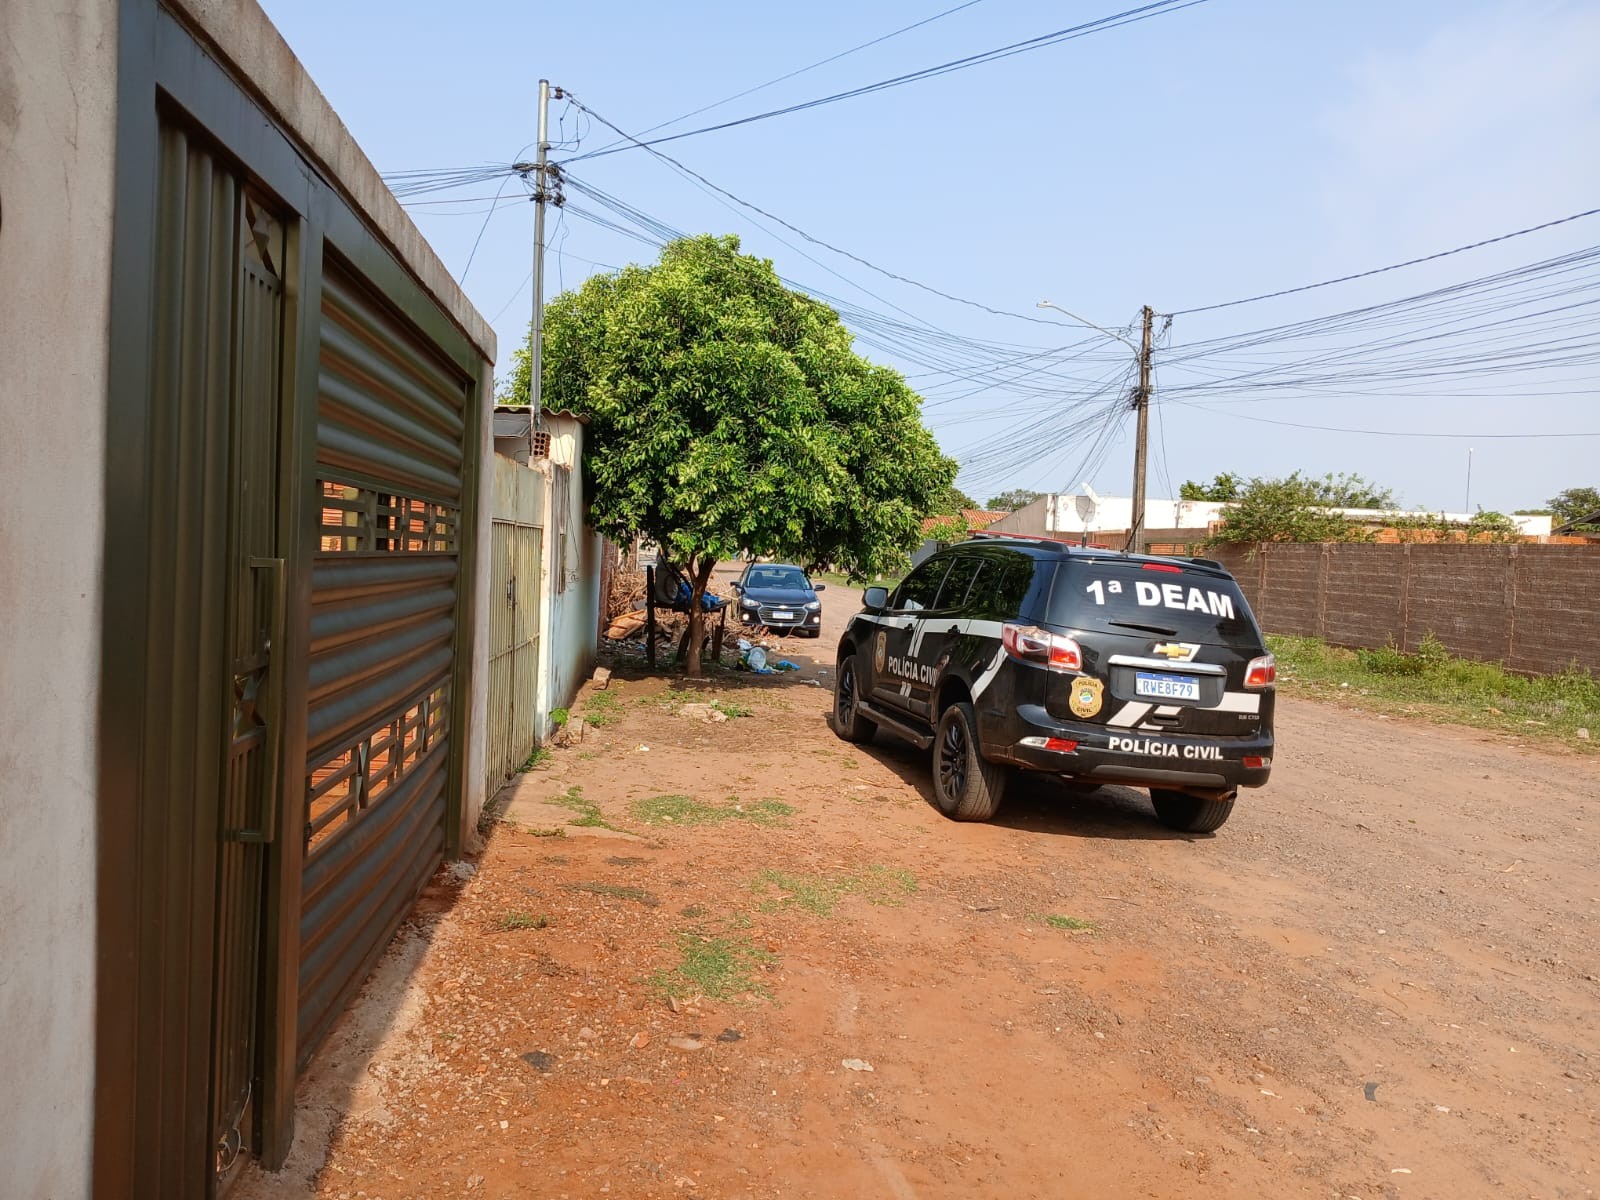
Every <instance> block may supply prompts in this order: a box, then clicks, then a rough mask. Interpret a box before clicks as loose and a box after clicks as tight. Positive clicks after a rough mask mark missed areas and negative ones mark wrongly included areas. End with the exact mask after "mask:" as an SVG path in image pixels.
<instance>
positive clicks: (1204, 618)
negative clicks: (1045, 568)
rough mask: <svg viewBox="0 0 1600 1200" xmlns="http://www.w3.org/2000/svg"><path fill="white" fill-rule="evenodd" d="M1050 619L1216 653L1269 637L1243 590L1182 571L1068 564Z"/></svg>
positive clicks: (1060, 572) (1053, 594)
mask: <svg viewBox="0 0 1600 1200" xmlns="http://www.w3.org/2000/svg"><path fill="white" fill-rule="evenodd" d="M1173 568H1177V569H1173ZM1046 619H1047V620H1048V621H1049V622H1050V624H1052V625H1065V626H1068V627H1070V628H1073V629H1093V630H1101V631H1104V632H1106V633H1129V634H1140V633H1147V634H1150V635H1151V636H1153V637H1172V638H1182V639H1184V640H1186V641H1191V642H1202V643H1210V644H1214V645H1219V644H1220V645H1236V644H1239V643H1250V644H1255V643H1257V642H1258V641H1259V639H1260V636H1261V635H1260V633H1259V632H1258V631H1257V629H1256V624H1255V618H1254V617H1253V616H1251V613H1250V606H1249V605H1247V604H1246V603H1245V599H1244V595H1243V594H1242V593H1241V592H1240V591H1239V585H1238V584H1236V583H1234V582H1233V580H1232V579H1229V578H1227V577H1226V576H1221V575H1212V574H1210V573H1208V572H1203V571H1189V570H1185V569H1183V568H1182V567H1180V566H1178V564H1176V563H1174V564H1170V565H1169V564H1165V563H1162V564H1148V565H1147V564H1142V563H1137V562H1119V561H1115V560H1110V561H1100V562H1096V561H1093V560H1089V561H1084V562H1065V563H1062V564H1061V565H1060V567H1058V568H1057V570H1056V579H1055V586H1054V587H1052V588H1051V589H1050V605H1049V613H1048V616H1047V618H1046Z"/></svg>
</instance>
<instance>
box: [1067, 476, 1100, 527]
mask: <svg viewBox="0 0 1600 1200" xmlns="http://www.w3.org/2000/svg"><path fill="white" fill-rule="evenodd" d="M1083 486H1084V494H1083V495H1081V496H1078V497H1076V498H1075V499H1074V501H1073V503H1074V505H1075V506H1076V507H1077V510H1078V519H1079V520H1080V521H1082V522H1083V523H1084V524H1085V525H1087V524H1088V523H1089V522H1090V521H1092V520H1094V513H1095V509H1096V508H1098V507H1099V505H1098V504H1096V503H1095V502H1096V501H1097V500H1098V499H1099V497H1098V496H1096V495H1095V494H1094V492H1093V491H1091V490H1089V485H1088V484H1087V483H1086V484H1084V485H1083Z"/></svg>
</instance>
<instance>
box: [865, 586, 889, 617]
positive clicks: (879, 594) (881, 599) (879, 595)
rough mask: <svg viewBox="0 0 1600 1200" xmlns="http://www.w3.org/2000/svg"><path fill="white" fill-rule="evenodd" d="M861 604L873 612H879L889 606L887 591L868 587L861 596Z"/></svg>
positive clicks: (886, 589)
mask: <svg viewBox="0 0 1600 1200" xmlns="http://www.w3.org/2000/svg"><path fill="white" fill-rule="evenodd" d="M861 603H862V606H863V607H865V608H868V609H870V610H871V611H873V612H879V611H881V610H883V609H885V608H887V607H888V606H889V589H888V588H881V587H869V588H868V589H867V590H866V591H865V592H863V593H862V594H861Z"/></svg>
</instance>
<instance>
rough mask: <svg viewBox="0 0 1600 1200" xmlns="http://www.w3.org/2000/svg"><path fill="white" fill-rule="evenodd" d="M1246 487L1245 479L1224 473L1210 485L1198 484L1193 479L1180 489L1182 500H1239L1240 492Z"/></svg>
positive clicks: (1185, 481)
mask: <svg viewBox="0 0 1600 1200" xmlns="http://www.w3.org/2000/svg"><path fill="white" fill-rule="evenodd" d="M1243 487H1244V478H1243V477H1242V476H1239V475H1234V474H1233V473H1231V472H1228V471H1224V472H1223V473H1222V474H1220V475H1218V476H1216V477H1215V478H1214V479H1212V481H1211V482H1210V483H1196V482H1195V481H1194V480H1192V479H1185V480H1184V481H1183V486H1182V487H1180V488H1179V489H1178V498H1179V499H1180V500H1237V499H1238V498H1239V491H1240V489H1241V488H1243Z"/></svg>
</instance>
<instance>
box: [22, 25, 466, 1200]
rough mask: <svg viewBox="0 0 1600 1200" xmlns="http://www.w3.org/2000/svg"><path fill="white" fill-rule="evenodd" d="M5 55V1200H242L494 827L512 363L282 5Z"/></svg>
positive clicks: (59, 32)
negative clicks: (327, 94)
mask: <svg viewBox="0 0 1600 1200" xmlns="http://www.w3.org/2000/svg"><path fill="white" fill-rule="evenodd" d="M4 25H5V32H6V36H5V37H4V38H0V112H3V113H4V125H5V130H6V132H5V135H4V136H3V137H0V194H3V195H0V198H3V202H4V225H3V228H0V330H3V331H4V332H3V334H0V421H3V425H4V428H5V429H6V430H7V431H8V434H7V436H6V437H5V438H4V439H0V478H4V480H5V482H6V485H7V489H8V496H7V500H6V505H5V517H4V520H3V522H0V542H3V553H4V561H5V583H4V585H3V586H0V674H3V679H4V686H0V739H3V742H0V761H3V762H4V763H5V765H6V770H5V772H4V774H3V776H0V780H3V782H0V788H3V789H4V790H3V794H0V912H3V913H4V914H5V915H4V920H3V921H0V962H3V963H4V964H5V969H4V970H3V971H0V1078H3V1079H4V1080H6V1086H5V1088H4V1089H3V1090H0V1163H3V1164H4V1166H3V1167H0V1177H3V1179H4V1185H3V1187H0V1191H3V1192H4V1193H5V1194H6V1195H7V1196H17V1197H53V1198H55V1200H79V1198H83V1197H89V1196H91V1195H92V1196H94V1197H97V1198H99V1200H120V1198H123V1197H126V1198H129V1200H132V1198H135V1197H161V1198H162V1200H191V1198H192V1200H201V1198H205V1197H211V1196H214V1195H218V1194H220V1193H223V1192H225V1191H226V1189H227V1187H228V1186H229V1184H230V1182H231V1181H232V1180H233V1179H234V1178H235V1177H236V1175H237V1172H238V1171H239V1170H240V1169H241V1168H242V1166H243V1165H244V1164H245V1163H247V1162H248V1161H249V1160H250V1159H252V1158H259V1159H261V1160H263V1161H264V1163H265V1164H266V1165H268V1166H274V1165H276V1164H278V1163H281V1161H282V1160H283V1158H284V1156H285V1154H286V1153H287V1150H288V1147H289V1142H290V1139H291V1138H292V1136H293V1132H294V1126H293V1117H294V1092H295V1084H296V1080H297V1078H298V1076H299V1074H300V1072H301V1070H302V1069H303V1068H304V1067H305V1066H306V1064H307V1063H308V1062H310V1061H311V1059H312V1057H313V1056H314V1055H315V1054H316V1053H317V1049H318V1047H319V1045H320V1044H321V1043H322V1041H323V1039H324V1038H325V1037H326V1035H327V1033H328V1030H329V1029H330V1028H331V1027H332V1025H333V1023H334V1021H335V1020H337V1018H338V1017H339V1015H340V1013H341V1012H342V1011H343V1009H344V1007H345V1005H346V1003H347V1002H348V1000H349V998H350V997H351V996H352V995H353V994H354V992H355V991H356V990H357V989H358V988H359V987H360V985H361V983H362V981H363V979H364V978H365V976H366V974H367V972H368V971H369V969H370V967H371V965H372V964H373V963H374V962H375V961H376V960H377V958H378V956H379V955H381V954H382V953H383V950H384V948H385V946H386V945H387V943H388V941H389V939H390V937H391V936H392V934H393V931H394V930H395V928H396V927H397V926H398V924H399V922H400V921H401V920H402V919H403V918H404V916H405V914H406V912H407V911H408V910H409V909H410V907H411V906H412V904H413V902H414V900H415V898H416V896H417V894H418V892H419V890H420V889H421V888H422V886H423V885H424V884H425V883H426V881H427V880H428V878H429V877H430V876H431V875H432V874H433V872H434V871H435V869H436V868H437V867H438V865H439V864H440V862H441V861H442V860H443V859H444V858H446V857H448V856H450V855H452V854H454V853H455V852H456V850H457V848H458V847H459V846H460V845H461V843H462V841H463V838H464V837H465V836H466V835H467V832H466V831H468V830H470V829H472V827H473V826H474V825H475V823H476V817H477V811H478V808H479V807H480V806H481V804H482V802H483V791H484V787H485V783H484V780H485V771H484V769H483V762H482V760H483V755H484V745H485V738H484V720H485V708H486V705H487V681H486V678H485V671H484V668H483V661H484V656H483V655H482V654H481V653H480V652H479V648H480V647H481V646H484V645H486V642H487V629H486V625H487V614H488V609H487V592H488V579H487V566H488V562H489V557H490V554H489V549H490V548H489V537H490V522H489V520H488V519H487V517H486V513H487V511H488V508H489V502H490V488H491V485H492V482H493V478H494V475H493V472H492V470H489V469H486V468H488V467H489V465H490V460H491V459H492V453H491V440H490V439H491V422H490V420H489V416H490V414H491V412H492V400H491V388H492V382H493V361H494V355H495V341H494V335H493V333H492V332H491V330H490V329H489V326H488V323H487V322H486V321H485V320H484V319H483V317H482V316H480V315H479V313H478V312H477V311H476V310H474V308H473V307H472V305H471V304H470V303H469V302H468V301H467V299H466V298H465V296H464V295H463V294H462V293H461V291H460V290H459V289H458V288H457V287H456V285H455V283H454V282H453V281H452V279H451V276H450V274H449V272H448V271H447V270H446V269H445V267H444V265H443V264H442V263H441V262H440V261H439V260H438V258H437V257H436V256H435V255H434V254H433V252H432V251H431V249H430V248H429V247H428V245H427V244H426V242H425V241H424V240H423V238H422V237H421V235H420V234H419V232H418V231H417V229H416V227H415V226H414V225H413V224H412V223H411V221H410V220H409V219H408V218H407V216H406V215H405V212H404V211H403V209H402V208H401V207H400V205H399V203H398V201H397V200H396V199H395V197H394V196H393V194H392V193H390V192H389V190H388V189H387V188H386V187H385V186H384V184H383V182H382V180H381V179H380V177H379V176H378V174H377V172H376V171H375V170H374V169H373V167H372V165H371V164H370V163H369V162H368V161H367V159H366V158H365V156H364V155H363V154H362V152H361V150H360V149H359V147H358V146H357V145H356V144H355V142H354V141H353V140H352V138H351V136H350V134H349V133H348V131H347V130H346V129H345V126H344V125H343V124H342V123H341V122H340V120H339V118H338V116H337V115H336V114H335V113H334V112H333V111H332V109H331V108H330V107H329V105H328V103H327V101H326V100H325V99H324V97H323V96H322V94H321V92H319V91H318V89H317V87H316V85H315V84H314V83H313V82H312V81H311V80H310V79H309V78H308V77H307V75H306V73H305V71H304V70H303V68H302V67H301V65H300V64H299V63H298V62H297V60H296V59H295V57H294V55H293V54H292V53H291V52H290V50H289V48H288V47H287V46H286V45H285V44H284V42H283V40H282V39H281V38H280V37H279V36H278V34H277V32H276V31H275V30H274V29H273V27H272V25H271V23H270V22H269V21H268V20H267V19H266V17H265V16H264V15H263V14H262V12H261V10H260V9H259V8H258V7H257V5H256V3H255V2H254V0H233V2H231V3H228V4H217V3H212V2H210V0H79V2H78V3H76V4H72V5H69V6H65V7H63V6H60V5H44V4H29V3H20V4H7V5H6V7H5V17H4ZM398 82H401V81H397V83H398ZM8 101H9V102H8Z"/></svg>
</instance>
